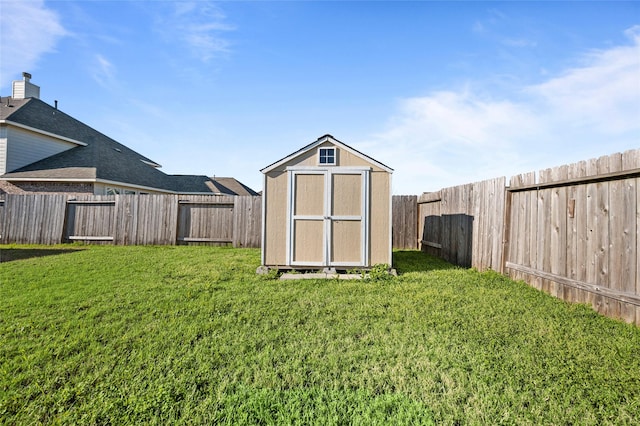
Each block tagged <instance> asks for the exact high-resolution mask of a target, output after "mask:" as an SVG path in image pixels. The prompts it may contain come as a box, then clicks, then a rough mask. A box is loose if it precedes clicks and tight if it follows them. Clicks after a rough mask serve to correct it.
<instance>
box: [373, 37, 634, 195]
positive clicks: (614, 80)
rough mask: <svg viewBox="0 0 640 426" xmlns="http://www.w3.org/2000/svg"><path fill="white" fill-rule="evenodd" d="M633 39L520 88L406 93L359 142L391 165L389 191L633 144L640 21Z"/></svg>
mask: <svg viewBox="0 0 640 426" xmlns="http://www.w3.org/2000/svg"><path fill="white" fill-rule="evenodd" d="M627 35H628V36H629V38H630V39H631V41H632V43H631V44H630V45H628V46H617V47H613V48H611V49H608V50H599V51H592V52H589V53H588V55H586V56H584V57H582V58H581V65H580V66H576V67H574V68H571V69H568V70H566V71H565V72H564V73H562V74H561V75H558V76H551V77H549V78H548V79H547V80H546V81H545V82H543V83H541V84H538V85H534V86H529V87H523V88H522V89H521V90H520V91H518V92H512V93H507V94H501V95H500V97H499V98H498V97H497V96H494V97H488V96H486V95H483V94H479V93H477V92H476V91H474V90H472V89H470V88H469V87H466V88H464V89H461V90H458V91H446V92H437V93H433V94H431V95H429V96H425V97H416V98H410V99H405V100H403V101H401V102H400V105H399V108H398V111H397V113H396V114H395V115H394V117H392V119H391V120H390V121H389V123H388V125H387V128H386V130H385V131H384V132H382V133H380V134H378V135H375V136H373V137H372V138H371V139H370V140H369V141H368V142H366V143H364V144H362V145H361V146H363V149H365V148H364V147H366V150H367V151H368V152H370V153H371V154H372V155H373V156H374V157H375V158H379V159H384V160H382V161H383V162H385V163H388V164H389V166H391V167H394V168H395V169H396V173H395V175H394V192H396V193H413V194H419V193H421V192H423V191H433V190H438V189H440V188H443V187H447V186H452V185H458V184H463V183H469V182H474V181H478V180H483V179H490V178H494V177H498V176H507V177H509V176H511V175H514V174H518V173H524V172H529V171H534V170H538V169H541V168H545V167H552V166H557V165H562V164H566V163H570V162H574V161H579V160H586V159H589V158H591V157H593V156H597V155H604V154H611V153H614V152H616V151H617V150H624V149H631V148H638V147H639V146H640V27H634V28H632V29H630V30H629V31H627Z"/></svg>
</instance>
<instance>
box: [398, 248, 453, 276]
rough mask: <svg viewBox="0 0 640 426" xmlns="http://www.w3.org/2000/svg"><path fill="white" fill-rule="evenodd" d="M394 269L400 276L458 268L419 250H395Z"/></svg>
mask: <svg viewBox="0 0 640 426" xmlns="http://www.w3.org/2000/svg"><path fill="white" fill-rule="evenodd" d="M393 267H394V268H395V269H396V271H398V273H399V274H404V273H407V272H427V271H433V270H438V269H455V268H456V266H455V265H452V264H451V263H448V262H446V261H444V260H442V259H440V258H437V257H434V256H431V255H429V254H426V253H423V252H421V251H418V250H395V251H394V252H393Z"/></svg>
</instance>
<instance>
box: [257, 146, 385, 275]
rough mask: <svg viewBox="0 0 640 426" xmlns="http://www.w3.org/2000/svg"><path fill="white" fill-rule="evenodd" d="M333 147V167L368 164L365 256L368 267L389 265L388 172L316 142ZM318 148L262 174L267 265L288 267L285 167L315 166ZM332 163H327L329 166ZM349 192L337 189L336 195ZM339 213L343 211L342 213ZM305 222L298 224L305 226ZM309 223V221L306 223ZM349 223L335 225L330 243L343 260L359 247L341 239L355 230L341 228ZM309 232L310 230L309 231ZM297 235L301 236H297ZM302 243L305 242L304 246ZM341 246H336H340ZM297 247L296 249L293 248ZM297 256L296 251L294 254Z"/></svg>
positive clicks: (265, 261) (265, 262)
mask: <svg viewBox="0 0 640 426" xmlns="http://www.w3.org/2000/svg"><path fill="white" fill-rule="evenodd" d="M334 146H335V147H336V155H337V164H336V167H370V168H371V173H370V184H369V185H370V186H369V188H370V189H369V191H370V201H369V202H370V217H369V250H368V252H369V256H368V257H369V258H368V259H365V264H366V265H367V266H373V265H375V264H379V263H386V264H389V265H391V262H392V259H391V249H390V247H391V208H390V206H391V174H390V173H389V172H388V171H387V170H384V169H382V168H380V167H378V166H377V165H376V164H374V163H371V162H369V161H367V160H366V159H364V158H361V157H360V156H357V155H354V154H352V153H351V152H350V151H348V150H346V149H342V148H341V147H340V146H336V145H334V144H333V143H331V142H325V143H322V144H320V145H318V147H317V148H320V147H334ZM317 148H316V149H311V150H309V151H308V152H305V153H302V154H300V155H298V156H296V157H294V158H292V159H291V160H290V161H288V162H286V163H283V164H280V165H279V166H278V167H276V168H274V169H272V170H270V171H268V172H267V173H266V174H265V181H264V182H265V183H264V185H265V187H264V192H263V197H265V199H264V203H265V211H264V221H265V222H264V227H265V228H264V235H265V241H263V250H264V253H263V256H264V264H265V265H266V266H290V265H287V258H286V252H287V215H288V202H289V200H288V184H289V180H288V174H287V171H286V170H287V167H294V166H295V167H318V166H319V165H318V163H317ZM331 167H334V166H328V168H331ZM347 193H349V191H348V190H346V192H345V193H342V192H339V194H340V195H339V197H340V196H342V195H346V194H347ZM341 213H342V212H341ZM304 225H305V224H303V225H301V226H304ZM307 225H308V224H307ZM349 225H353V224H349V223H342V224H340V223H336V224H334V225H333V226H334V231H336V232H335V235H338V238H337V239H335V240H334V241H333V242H332V244H333V247H334V250H333V253H334V255H335V256H338V257H340V258H343V259H349V257H350V253H349V251H354V252H357V250H359V249H358V248H357V247H358V244H359V242H358V241H348V242H346V241H343V239H341V238H340V236H341V235H346V234H349V233H354V232H346V231H347V230H345V229H343V230H340V229H339V227H340V226H349ZM309 231H311V230H309ZM304 234H307V235H310V234H317V232H308V233H304ZM300 238H303V237H302V236H300ZM296 242H297V243H298V244H296V246H297V247H301V246H302V247H303V248H302V249H303V250H305V249H304V247H307V249H308V250H314V248H315V249H316V250H317V246H316V245H314V244H307V243H306V242H303V241H296ZM303 243H304V245H303ZM342 244H344V247H342V246H341V247H340V248H338V247H336V245H342ZM296 250H297V249H296ZM303 254H304V256H307V255H308V256H311V254H308V253H300V255H301V256H302V255H303ZM293 255H294V257H296V253H293Z"/></svg>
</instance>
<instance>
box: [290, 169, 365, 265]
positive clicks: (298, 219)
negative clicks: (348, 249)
mask: <svg viewBox="0 0 640 426" xmlns="http://www.w3.org/2000/svg"><path fill="white" fill-rule="evenodd" d="M286 170H287V174H288V179H289V182H288V185H287V230H286V232H287V234H286V241H287V245H286V260H287V264H288V265H292V266H318V267H323V266H338V267H340V266H348V267H353V266H366V265H367V264H368V259H369V216H370V202H369V191H370V189H369V188H370V185H369V181H370V173H371V168H370V167H309V166H299V167H296V166H290V167H287V169H286ZM338 175H355V176H360V202H359V204H360V205H359V206H358V207H359V214H338V213H336V212H335V211H334V207H335V206H334V205H333V201H334V197H335V195H336V193H335V188H334V177H336V176H338ZM299 176H318V178H319V179H321V181H322V187H323V191H322V200H321V204H322V207H321V208H322V211H319V210H317V211H314V212H312V213H305V214H298V213H297V208H296V205H297V204H296V201H297V200H296V194H297V178H298V177H299ZM314 222H315V224H317V225H320V228H319V229H318V230H316V232H317V231H320V232H321V233H322V238H321V243H322V247H321V251H320V252H319V253H318V252H316V253H314V254H313V255H310V256H311V257H309V258H304V257H303V258H302V259H298V254H297V253H298V250H297V247H296V240H297V234H296V232H297V231H296V229H297V226H298V225H302V224H307V226H309V224H311V225H313V223H314ZM341 222H360V224H359V235H358V238H359V246H360V247H359V249H360V250H359V251H360V254H359V259H358V260H355V259H351V260H344V259H342V260H340V259H337V260H336V259H335V257H336V256H337V254H336V252H337V251H338V250H334V248H333V247H332V246H333V241H334V238H335V236H334V229H333V227H334V225H337V224H339V223H341ZM317 225H316V228H317ZM347 238H348V237H347ZM306 256H309V255H308V254H307V255H306ZM314 256H315V257H314Z"/></svg>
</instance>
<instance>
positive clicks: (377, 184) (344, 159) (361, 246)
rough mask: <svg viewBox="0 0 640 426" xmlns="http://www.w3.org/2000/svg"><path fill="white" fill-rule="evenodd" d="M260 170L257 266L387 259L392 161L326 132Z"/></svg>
mask: <svg viewBox="0 0 640 426" xmlns="http://www.w3.org/2000/svg"><path fill="white" fill-rule="evenodd" d="M261 172H262V173H263V193H262V203H263V209H262V214H263V217H262V226H263V228H262V241H263V244H262V266H264V267H267V268H273V269H319V268H322V269H325V270H328V271H330V270H339V269H351V268H370V267H372V266H374V265H376V264H387V265H391V263H392V253H391V246H392V238H391V225H392V217H391V174H392V173H393V169H391V168H390V167H388V166H386V165H384V164H382V163H381V162H379V161H377V160H374V159H373V158H371V157H369V156H367V155H365V154H363V153H361V152H359V151H357V150H355V149H354V148H352V147H350V146H348V145H347V144H345V143H342V142H340V141H338V140H337V139H336V138H334V137H333V136H331V135H324V136H322V137H320V138H318V139H317V140H316V141H314V142H312V143H310V144H308V145H306V146H304V147H303V148H301V149H300V150H298V151H296V152H294V153H292V154H290V155H288V156H286V157H284V158H282V159H281V160H278V161H276V162H275V163H273V164H271V165H269V166H267V167H265V168H264V169H262V170H261Z"/></svg>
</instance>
